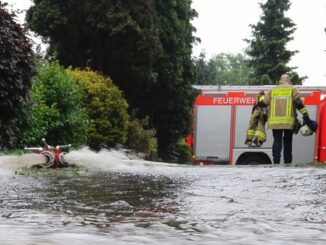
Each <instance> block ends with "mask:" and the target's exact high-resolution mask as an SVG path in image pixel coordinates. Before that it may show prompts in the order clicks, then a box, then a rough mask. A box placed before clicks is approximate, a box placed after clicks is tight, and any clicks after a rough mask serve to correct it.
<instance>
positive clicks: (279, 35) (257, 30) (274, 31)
mask: <svg viewBox="0 0 326 245" xmlns="http://www.w3.org/2000/svg"><path fill="white" fill-rule="evenodd" d="M290 6H291V3H290V1H289V0H267V1H266V2H265V3H260V7H261V8H262V11H263V14H262V16H261V19H260V21H259V22H258V23H257V24H256V25H251V28H252V39H251V40H247V42H248V43H249V47H248V49H247V54H248V55H249V56H250V58H251V59H250V60H249V65H250V66H251V67H252V68H253V69H254V73H253V77H252V80H251V81H250V82H251V83H252V84H275V82H276V81H278V80H279V78H280V76H281V75H282V74H284V73H288V74H289V75H290V76H291V78H292V81H293V82H294V83H301V80H302V79H303V78H304V77H302V78H300V77H299V76H298V74H297V73H296V72H295V71H294V69H295V68H296V67H288V66H287V64H288V62H289V61H290V60H291V57H292V56H293V55H294V54H295V53H297V52H298V51H289V50H287V49H286V44H287V43H288V42H289V41H291V40H293V37H292V34H293V33H294V31H295V30H296V27H295V24H294V23H293V22H292V20H291V19H290V18H288V17H286V16H285V14H284V13H285V12H286V11H287V10H289V8H290Z"/></svg>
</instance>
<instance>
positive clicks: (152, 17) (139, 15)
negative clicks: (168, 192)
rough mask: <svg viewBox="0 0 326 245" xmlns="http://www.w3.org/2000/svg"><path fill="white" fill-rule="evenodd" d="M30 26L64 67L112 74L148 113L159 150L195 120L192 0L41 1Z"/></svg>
mask: <svg viewBox="0 0 326 245" xmlns="http://www.w3.org/2000/svg"><path fill="white" fill-rule="evenodd" d="M33 2H34V4H35V5H34V6H33V7H31V8H30V9H29V10H28V11H27V22H28V25H29V27H30V28H31V29H32V30H33V31H35V32H36V33H38V34H39V35H41V36H42V37H43V38H44V39H45V40H47V41H48V43H49V45H50V54H52V55H54V54H56V55H57V57H58V59H59V60H60V62H61V63H62V64H63V65H65V66H70V65H72V66H73V67H86V66H89V67H90V68H91V69H93V70H96V71H101V72H103V74H105V75H108V76H110V77H111V78H112V80H113V81H114V82H115V83H116V84H117V85H118V86H119V88H120V89H122V90H123V92H124V95H125V96H126V98H127V101H128V103H129V105H130V111H136V112H137V117H138V118H144V117H146V116H147V115H148V116H149V121H150V126H153V127H154V128H156V130H157V137H158V145H159V153H160V155H161V156H164V157H165V158H166V157H168V155H169V153H168V149H169V145H170V144H174V143H175V142H176V141H177V139H178V138H180V137H182V136H185V135H186V133H187V131H189V129H190V125H191V113H190V111H191V110H190V108H191V107H192V104H193V101H194V97H195V96H194V92H193V90H192V88H191V85H190V82H191V81H192V75H193V74H192V69H193V66H192V62H191V52H192V46H191V45H192V43H193V42H194V41H195V38H194V37H193V35H192V32H193V30H194V28H193V26H192V25H191V20H192V18H194V17H195V16H196V12H195V11H194V10H192V9H191V1H190V0H179V1H175V0H165V1H163V0H139V1H132V0H94V1H87V0H79V1H61V0H34V1H33Z"/></svg>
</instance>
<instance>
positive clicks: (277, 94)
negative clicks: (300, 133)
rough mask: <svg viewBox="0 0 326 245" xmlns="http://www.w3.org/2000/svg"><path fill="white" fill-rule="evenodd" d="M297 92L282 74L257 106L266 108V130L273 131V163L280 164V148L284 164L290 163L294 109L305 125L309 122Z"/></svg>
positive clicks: (288, 79)
mask: <svg viewBox="0 0 326 245" xmlns="http://www.w3.org/2000/svg"><path fill="white" fill-rule="evenodd" d="M302 101H303V100H302V98H301V94H300V92H299V90H298V89H297V88H295V87H293V85H292V82H291V81H290V78H289V76H288V75H286V74H284V75H282V76H281V78H280V80H279V84H278V86H276V87H275V88H272V89H271V90H270V91H269V92H268V93H267V94H266V95H265V98H264V100H263V101H261V102H259V103H258V105H259V106H263V107H264V106H268V120H267V122H268V128H270V129H272V131H273V138H274V142H273V161H274V163H276V164H278V163H280V159H281V152H282V146H283V147H284V151H283V158H284V163H291V162H292V139H293V133H294V124H295V120H296V109H297V110H298V111H299V112H300V113H301V114H302V115H303V120H304V122H306V123H309V122H311V120H310V118H309V115H308V111H307V108H306V107H305V105H304V104H303V102H302Z"/></svg>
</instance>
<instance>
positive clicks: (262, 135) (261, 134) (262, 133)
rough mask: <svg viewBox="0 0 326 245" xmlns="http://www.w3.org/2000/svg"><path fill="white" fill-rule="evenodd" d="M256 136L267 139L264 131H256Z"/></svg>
mask: <svg viewBox="0 0 326 245" xmlns="http://www.w3.org/2000/svg"><path fill="white" fill-rule="evenodd" d="M255 136H258V137H260V138H262V139H266V133H264V132H262V131H256V132H255Z"/></svg>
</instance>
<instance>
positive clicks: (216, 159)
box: [186, 86, 326, 165]
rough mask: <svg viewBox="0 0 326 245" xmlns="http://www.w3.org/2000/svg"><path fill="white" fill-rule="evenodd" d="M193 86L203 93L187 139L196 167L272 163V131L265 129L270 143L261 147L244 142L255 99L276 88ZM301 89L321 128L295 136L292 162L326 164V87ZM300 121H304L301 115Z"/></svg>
mask: <svg viewBox="0 0 326 245" xmlns="http://www.w3.org/2000/svg"><path fill="white" fill-rule="evenodd" d="M194 87H195V88H196V89H198V90H199V91H200V93H199V95H198V96H197V99H196V101H195V105H194V121H193V127H192V129H193V131H192V134H191V135H189V136H188V137H187V139H186V141H187V143H188V144H189V145H190V146H191V147H192V149H193V155H194V164H200V165H206V164H231V165H235V164H237V165H240V164H271V163H272V159H273V158H272V144H273V135H272V130H268V129H267V128H266V134H267V140H266V142H265V143H264V144H263V145H262V146H261V147H249V146H248V145H246V144H245V143H244V142H245V138H246V131H247V128H248V124H249V120H250V117H251V111H252V107H253V104H254V103H255V98H256V96H257V95H258V93H259V91H261V90H264V91H265V92H267V91H269V90H270V89H271V88H273V87H274V86H194ZM298 88H299V90H300V92H301V95H302V97H303V98H304V103H305V105H306V107H307V109H308V112H309V116H310V118H311V119H312V120H315V121H317V122H318V124H319V127H318V130H317V131H316V133H315V134H313V135H312V136H309V137H304V136H302V135H300V133H298V134H296V135H294V136H293V162H294V163H311V162H313V161H326V136H325V134H326V126H324V124H325V123H323V122H325V121H326V102H325V100H326V98H325V95H326V87H304V86H298ZM298 118H299V120H300V121H301V122H302V117H301V114H300V113H298ZM266 127H267V125H266ZM281 161H282V159H281Z"/></svg>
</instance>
